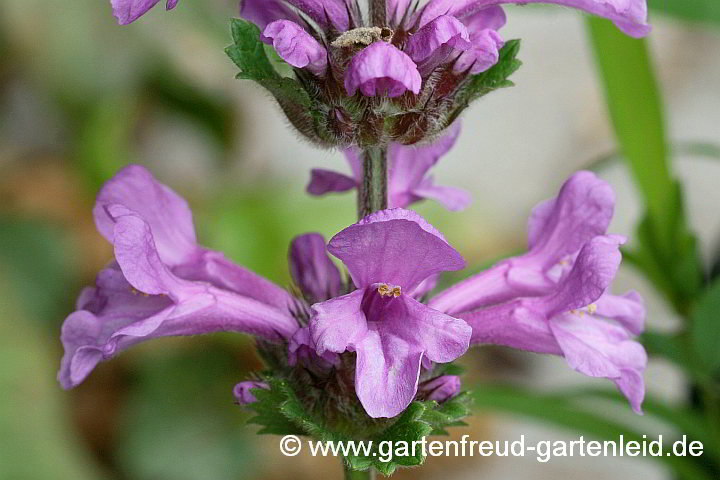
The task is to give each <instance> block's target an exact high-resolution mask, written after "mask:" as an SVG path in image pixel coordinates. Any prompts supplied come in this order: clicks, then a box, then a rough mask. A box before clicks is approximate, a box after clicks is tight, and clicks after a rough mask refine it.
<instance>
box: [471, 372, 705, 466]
mask: <svg viewBox="0 0 720 480" xmlns="http://www.w3.org/2000/svg"><path fill="white" fill-rule="evenodd" d="M473 391H474V393H473V398H474V406H476V407H477V408H479V409H482V410H492V411H498V412H506V413H511V414H516V415H517V414H519V415H524V416H527V417H529V418H532V419H535V420H538V421H541V422H547V423H550V424H552V425H557V426H560V427H564V428H567V429H569V430H571V431H575V432H579V433H582V434H586V435H590V436H592V437H594V438H597V439H600V440H615V441H617V440H618V438H619V437H620V435H623V436H624V438H625V441H626V442H628V441H631V440H634V441H637V442H639V443H642V441H643V435H642V434H641V433H639V432H637V431H634V430H631V429H630V427H628V426H627V425H623V424H621V423H618V422H615V421H612V420H608V419H606V418H603V417H601V416H599V415H597V414H596V413H594V412H593V413H591V412H590V411H588V410H586V409H583V408H581V407H580V406H578V405H575V404H574V403H573V402H571V401H568V400H567V399H564V398H561V397H558V396H555V395H543V394H539V393H535V392H530V391H527V390H523V389H519V388H513V387H507V386H492V385H485V384H483V385H478V386H476V388H474V389H473ZM663 447H664V449H665V450H668V447H669V446H668V445H664V446H663ZM665 453H666V452H665V451H663V454H662V455H660V456H658V457H648V459H649V460H657V461H659V462H662V463H665V464H666V465H667V466H668V467H670V468H671V469H672V470H673V471H674V472H675V474H676V475H677V476H678V477H679V478H681V479H683V480H712V478H713V477H711V476H710V474H708V473H706V472H705V471H704V470H703V469H702V468H701V467H699V466H698V465H697V464H696V463H694V462H693V461H692V459H690V458H689V457H676V456H674V455H666V454H665ZM668 453H669V452H668Z"/></svg>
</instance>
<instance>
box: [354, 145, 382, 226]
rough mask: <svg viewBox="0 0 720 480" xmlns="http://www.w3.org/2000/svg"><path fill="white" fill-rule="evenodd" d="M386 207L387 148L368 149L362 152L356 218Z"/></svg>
mask: <svg viewBox="0 0 720 480" xmlns="http://www.w3.org/2000/svg"><path fill="white" fill-rule="evenodd" d="M387 207H388V165H387V147H368V148H366V149H365V151H364V152H363V182H362V185H361V186H360V191H359V193H358V216H359V217H360V218H361V219H362V218H365V217H366V216H367V215H370V214H371V213H373V212H377V211H379V210H385V209H386V208H387Z"/></svg>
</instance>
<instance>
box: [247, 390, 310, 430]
mask: <svg viewBox="0 0 720 480" xmlns="http://www.w3.org/2000/svg"><path fill="white" fill-rule="evenodd" d="M269 383H270V385H271V388H270V389H263V388H255V389H253V390H252V393H253V395H255V398H256V399H257V401H255V402H253V403H251V404H250V405H248V408H250V409H251V410H253V411H255V413H256V415H255V416H254V417H252V418H251V419H250V420H248V423H253V424H256V425H260V426H261V427H262V428H261V429H260V430H259V431H258V433H259V434H271V435H305V431H304V430H303V429H302V428H301V427H299V426H298V425H297V424H296V423H295V422H294V421H292V420H291V419H290V417H289V416H288V414H287V413H284V414H283V413H281V409H282V407H283V405H284V404H285V402H286V401H287V400H288V395H287V391H286V390H285V389H283V388H278V386H277V385H278V384H277V383H275V382H273V381H272V380H271V381H270V382H269Z"/></svg>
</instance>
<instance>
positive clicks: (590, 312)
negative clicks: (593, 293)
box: [587, 303, 597, 315]
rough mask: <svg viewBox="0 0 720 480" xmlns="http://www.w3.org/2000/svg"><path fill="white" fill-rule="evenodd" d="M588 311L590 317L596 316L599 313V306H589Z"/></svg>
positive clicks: (592, 304) (593, 304)
mask: <svg viewBox="0 0 720 480" xmlns="http://www.w3.org/2000/svg"><path fill="white" fill-rule="evenodd" d="M587 309H588V313H589V314H590V315H593V314H595V312H597V304H595V303H591V304H590V305H588V307H587Z"/></svg>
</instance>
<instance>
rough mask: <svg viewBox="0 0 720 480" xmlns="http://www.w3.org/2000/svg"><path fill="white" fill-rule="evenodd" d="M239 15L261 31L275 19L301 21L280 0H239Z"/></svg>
mask: <svg viewBox="0 0 720 480" xmlns="http://www.w3.org/2000/svg"><path fill="white" fill-rule="evenodd" d="M240 16H241V17H242V18H244V19H245V20H248V21H250V22H252V23H254V24H255V25H257V26H258V28H259V29H260V31H261V32H262V31H263V30H265V28H266V27H267V26H268V25H269V24H271V23H272V22H274V21H275V20H290V21H292V22H295V23H299V22H302V19H301V18H300V16H299V15H298V14H297V13H295V12H294V11H292V10H291V9H290V8H288V6H287V4H286V3H285V2H284V1H282V0H240Z"/></svg>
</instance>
